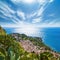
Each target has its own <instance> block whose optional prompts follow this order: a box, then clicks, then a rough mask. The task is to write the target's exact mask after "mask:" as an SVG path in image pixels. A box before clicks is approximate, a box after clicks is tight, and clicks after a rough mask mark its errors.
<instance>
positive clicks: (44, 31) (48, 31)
mask: <svg viewBox="0 0 60 60" xmlns="http://www.w3.org/2000/svg"><path fill="white" fill-rule="evenodd" d="M4 29H5V30H6V32H7V33H8V34H9V33H13V31H14V28H4ZM38 29H39V31H38V32H37V33H38V34H37V35H36V36H39V37H41V38H42V40H43V42H44V43H45V44H46V45H47V46H49V47H50V48H51V49H53V50H54V51H57V52H60V28H59V27H52V28H51V27H49V28H38Z"/></svg>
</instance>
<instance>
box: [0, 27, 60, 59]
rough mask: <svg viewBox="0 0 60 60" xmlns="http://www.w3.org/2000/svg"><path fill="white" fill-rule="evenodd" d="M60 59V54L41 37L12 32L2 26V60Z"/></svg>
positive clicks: (0, 31)
mask: <svg viewBox="0 0 60 60" xmlns="http://www.w3.org/2000/svg"><path fill="white" fill-rule="evenodd" d="M58 59H59V60H60V54H58V53H56V52H54V51H52V50H51V49H50V48H49V47H48V46H46V45H45V44H44V43H43V42H42V39H41V38H39V37H29V36H26V35H25V34H17V33H14V34H10V35H8V34H7V33H6V32H5V30H4V29H3V28H2V27H1V28H0V60H58Z"/></svg>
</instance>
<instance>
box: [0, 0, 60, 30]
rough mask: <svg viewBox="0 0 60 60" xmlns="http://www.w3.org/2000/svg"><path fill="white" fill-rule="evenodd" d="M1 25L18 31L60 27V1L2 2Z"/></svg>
mask: <svg viewBox="0 0 60 60" xmlns="http://www.w3.org/2000/svg"><path fill="white" fill-rule="evenodd" d="M0 25H1V26H2V27H8V28H12V27H14V28H16V31H18V30H24V29H26V28H27V29H26V30H30V31H31V30H34V29H35V28H36V27H60V0H0ZM17 28H18V29H17ZM20 28H21V29H20Z"/></svg>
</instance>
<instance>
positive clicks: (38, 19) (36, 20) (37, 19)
mask: <svg viewBox="0 0 60 60" xmlns="http://www.w3.org/2000/svg"><path fill="white" fill-rule="evenodd" d="M41 20H42V18H41V17H40V18H35V19H33V20H32V23H39V22H41Z"/></svg>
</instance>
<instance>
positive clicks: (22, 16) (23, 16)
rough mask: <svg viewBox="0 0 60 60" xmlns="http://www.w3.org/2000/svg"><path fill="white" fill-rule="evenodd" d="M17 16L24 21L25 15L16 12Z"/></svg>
mask: <svg viewBox="0 0 60 60" xmlns="http://www.w3.org/2000/svg"><path fill="white" fill-rule="evenodd" d="M17 15H18V16H19V17H21V18H22V20H25V14H24V12H22V11H17Z"/></svg>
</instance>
